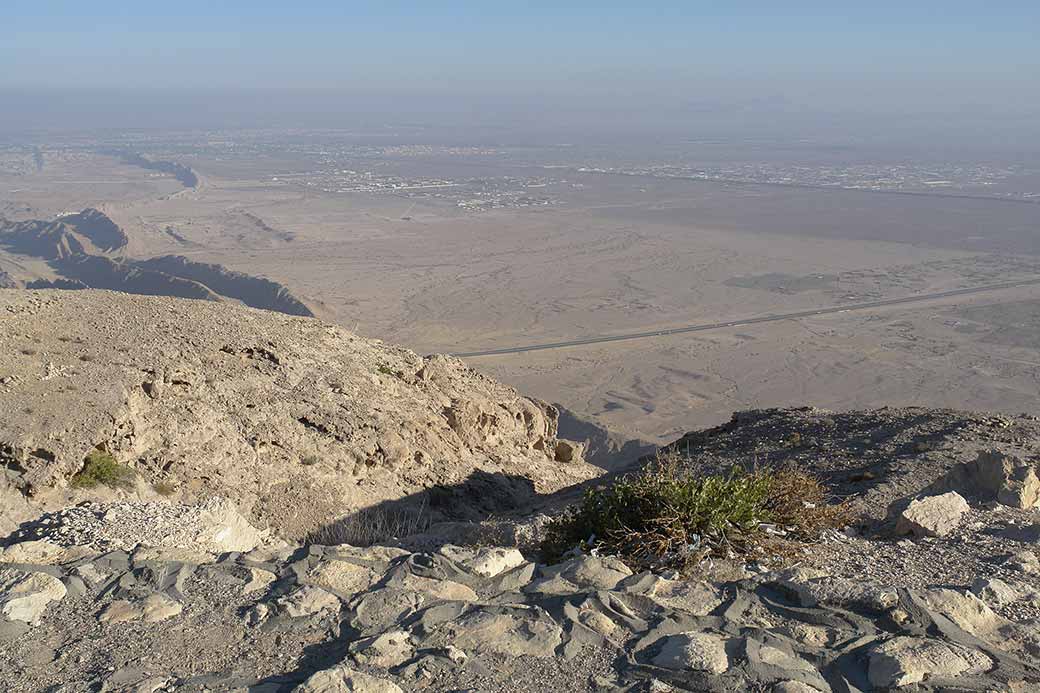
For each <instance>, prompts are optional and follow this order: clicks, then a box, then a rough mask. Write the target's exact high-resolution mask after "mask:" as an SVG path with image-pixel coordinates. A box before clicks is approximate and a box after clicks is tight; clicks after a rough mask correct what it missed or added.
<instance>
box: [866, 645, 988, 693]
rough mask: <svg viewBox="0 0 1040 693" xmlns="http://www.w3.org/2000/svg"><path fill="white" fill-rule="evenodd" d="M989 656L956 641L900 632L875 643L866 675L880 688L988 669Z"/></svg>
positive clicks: (872, 683)
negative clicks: (905, 634)
mask: <svg viewBox="0 0 1040 693" xmlns="http://www.w3.org/2000/svg"><path fill="white" fill-rule="evenodd" d="M991 665H992V661H991V660H990V658H989V657H987V656H986V655H984V654H982V653H981V652H979V651H977V650H971V649H968V648H966V647H962V646H960V645H957V644H954V643H946V642H942V641H940V640H933V639H930V638H914V637H909V636H898V637H895V638H892V639H891V640H886V641H885V642H883V643H880V644H879V645H877V646H875V647H874V648H873V650H872V651H871V653H870V655H869V661H868V665H867V678H868V679H869V681H870V683H871V685H873V686H876V687H878V688H881V689H889V688H896V687H899V686H909V685H911V684H914V683H920V682H922V681H924V680H925V679H926V678H928V677H931V676H938V677H943V678H953V677H956V676H960V675H963V674H977V673H981V672H984V671H987V670H988V669H989V668H990V666H991Z"/></svg>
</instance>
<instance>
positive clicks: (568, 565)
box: [544, 556, 632, 590]
mask: <svg viewBox="0 0 1040 693" xmlns="http://www.w3.org/2000/svg"><path fill="white" fill-rule="evenodd" d="M544 573H545V575H546V577H549V578H552V577H560V578H563V579H564V580H567V581H568V582H570V583H572V584H574V585H578V586H579V587H591V588H594V589H600V590H611V589H614V588H615V587H617V586H618V583H620V582H621V581H622V580H624V579H625V578H627V577H629V576H630V575H632V571H631V569H629V568H628V566H626V565H625V564H624V563H622V562H621V560H620V559H617V558H613V557H606V558H600V557H597V556H579V557H577V558H572V559H570V560H568V561H564V562H563V563H560V564H558V565H553V566H549V567H547V568H545V569H544Z"/></svg>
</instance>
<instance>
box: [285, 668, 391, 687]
mask: <svg viewBox="0 0 1040 693" xmlns="http://www.w3.org/2000/svg"><path fill="white" fill-rule="evenodd" d="M295 691H296V693H403V691H401V688H400V687H399V686H398V685H397V684H396V683H394V682H393V681H388V680H386V679H381V678H377V677H375V676H370V675H368V674H365V673H363V672H360V671H358V670H357V669H353V668H352V667H349V666H347V665H346V664H340V665H339V666H335V667H332V668H331V669H325V670H324V671H319V672H317V673H316V674H313V675H312V676H311V677H310V678H308V679H307V680H306V681H304V682H303V683H301V684H300V685H299V686H297V687H296V689H295Z"/></svg>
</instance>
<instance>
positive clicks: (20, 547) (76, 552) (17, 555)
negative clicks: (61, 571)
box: [0, 539, 93, 565]
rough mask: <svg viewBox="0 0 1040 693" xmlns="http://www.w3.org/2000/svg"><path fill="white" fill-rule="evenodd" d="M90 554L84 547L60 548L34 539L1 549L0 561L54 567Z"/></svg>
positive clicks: (51, 543) (45, 541)
mask: <svg viewBox="0 0 1040 693" xmlns="http://www.w3.org/2000/svg"><path fill="white" fill-rule="evenodd" d="M92 554H93V552H92V551H91V550H90V549H88V548H86V547H82V546H61V545H59V544H55V543H53V542H50V541H47V540H46V539H34V540H29V541H22V542H19V543H17V544H12V545H10V546H8V547H7V548H6V549H3V551H2V553H0V560H2V561H3V562H4V563H27V564H40V565H55V564H59V563H69V562H71V561H76V560H79V559H81V558H85V557H87V556H90V555H92Z"/></svg>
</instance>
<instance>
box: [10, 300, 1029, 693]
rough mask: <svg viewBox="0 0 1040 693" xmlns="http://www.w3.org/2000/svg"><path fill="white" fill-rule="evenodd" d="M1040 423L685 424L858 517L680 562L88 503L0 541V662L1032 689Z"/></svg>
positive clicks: (412, 685)
mask: <svg viewBox="0 0 1040 693" xmlns="http://www.w3.org/2000/svg"><path fill="white" fill-rule="evenodd" d="M167 305H170V306H174V305H178V304H177V303H176V302H169V303H168V304H167ZM369 348H373V349H375V348H376V347H375V346H374V345H370V347H369ZM271 353H276V351H275V349H271ZM283 353H284V352H283ZM284 356H285V357H286V358H288V354H287V353H285V354H284ZM282 358H283V357H281V356H280V357H279V361H281V360H282ZM395 377H396V376H395ZM471 377H472V376H471ZM170 384H171V385H172V384H173V383H170ZM795 433H800V434H801V437H799V436H796V435H794V434H795ZM1036 434H1037V423H1036V421H1035V420H1033V418H1032V417H1018V418H1011V417H997V416H988V415H979V414H968V413H963V412H952V411H937V410H927V409H909V410H907V409H904V410H881V411H875V412H845V413H832V412H825V411H820V410H810V409H805V410H786V411H779V410H770V411H756V412H746V413H742V414H739V415H736V416H735V417H734V420H733V421H732V422H731V423H730V424H727V425H726V426H722V427H719V428H716V429H712V430H708V431H700V432H694V433H692V434H690V435H688V436H686V438H684V440H683V441H681V442H680V443H679V446H681V448H682V449H683V450H684V451H688V452H689V453H690V457H689V458H688V460H689V462H690V463H691V464H694V465H696V464H703V469H704V471H708V470H709V468H713V467H714V468H719V469H724V468H726V467H728V466H732V465H733V464H737V465H741V466H748V465H751V464H756V463H757V464H762V465H773V464H776V465H790V464H793V465H799V466H811V465H812V464H813V463H814V462H815V463H818V464H819V467H820V469H821V470H822V472H823V476H824V478H831V479H837V478H843V479H844V481H843V483H844V484H847V486H846V487H845V492H844V495H845V496H846V499H847V500H848V501H850V502H853V503H855V504H856V507H857V508H859V509H861V510H863V511H866V512H863V513H862V514H861V515H860V517H859V519H858V521H856V522H854V523H853V524H851V525H850V526H849V527H848V528H846V529H845V530H844V531H840V532H831V533H829V534H827V535H825V536H823V537H822V538H821V540H820V541H819V542H817V543H815V544H797V543H795V544H791V545H790V546H788V548H787V550H786V551H783V552H781V553H780V554H779V555H776V556H774V557H772V558H771V559H768V560H761V559H751V558H750V557H748V556H743V557H741V556H739V555H738V556H732V557H730V558H719V557H715V558H712V559H710V560H707V561H705V563H703V564H702V565H700V566H698V567H697V569H696V570H695V571H694V572H693V573H691V574H690V575H687V576H680V575H678V574H676V573H674V572H668V571H663V572H649V571H648V572H642V573H633V571H632V570H631V569H630V568H629V567H628V566H626V565H625V564H624V563H623V562H622V561H620V560H618V559H617V558H615V557H611V556H605V555H587V554H583V553H581V552H574V553H573V554H572V555H571V556H568V557H565V559H564V560H563V561H562V562H560V563H557V564H555V565H545V564H544V563H542V562H541V561H540V555H539V552H538V550H537V540H538V538H539V534H540V532H541V529H540V528H541V527H542V526H543V524H544V522H543V520H541V519H539V518H531V519H527V520H522V519H517V520H514V521H512V522H505V523H499V525H496V526H492V525H491V524H489V523H471V524H469V525H466V524H462V523H445V524H440V525H436V526H434V527H431V528H429V530H428V531H426V532H425V533H423V534H421V535H417V536H412V537H404V538H400V539H399V540H396V541H394V542H392V543H388V544H385V545H381V546H371V547H359V546H352V545H349V544H337V545H319V544H314V543H311V544H296V543H286V542H284V541H280V540H279V539H277V538H276V537H274V536H272V533H271V532H270V531H265V530H262V529H257V528H254V527H253V526H251V524H250V523H249V522H248V521H247V520H246V518H244V517H242V515H241V514H239V513H238V512H237V510H236V508H235V506H234V504H232V503H229V502H227V501H226V500H221V499H217V498H209V499H208V500H206V501H204V502H203V503H202V504H201V505H197V504H188V505H185V504H181V503H176V502H169V501H168V500H161V499H159V500H153V501H144V500H121V501H114V502H90V503H86V504H82V505H79V506H76V507H69V508H64V509H61V510H58V511H55V512H52V513H46V514H44V515H42V516H40V517H37V518H35V519H34V520H32V521H30V522H26V523H24V524H23V525H22V526H21V528H20V529H19V530H18V531H16V532H14V533H13V534H11V535H10V536H9V537H8V538H7V539H6V540H4V541H3V542H2V543H3V544H5V548H4V551H3V553H2V554H0V615H2V616H0V644H2V646H0V670H2V671H3V672H4V684H5V686H6V690H10V691H16V692H19V693H21V692H29V691H33V692H35V691H62V692H69V693H71V692H73V691H77V692H78V691H98V690H101V691H128V692H129V691H133V692H147V693H156V692H160V691H162V692H173V691H184V692H188V691H228V692H230V691H243V690H250V691H285V692H289V691H297V692H299V693H332V692H339V691H364V692H369V693H398V692H400V691H481V692H488V693H490V692H501V693H506V692H510V693H512V692H516V691H520V692H523V693H535V692H538V691H545V690H557V691H589V692H592V691H596V692H600V693H602V692H607V691H616V692H619V693H620V692H622V691H625V692H634V691H660V692H666V691H691V692H704V691H706V692H711V693H723V692H729V691H758V692H769V693H831V692H841V693H846V692H852V693H855V692H865V691H891V690H900V691H904V690H905V691H929V692H934V693H938V692H940V691H944V692H951V691H1004V692H1007V693H1026V692H1027V691H1034V690H1037V689H1038V687H1040V584H1038V582H1037V580H1038V576H1040V562H1038V560H1037V556H1036V551H1035V549H1036V544H1037V542H1038V541H1040V507H1038V503H1040V501H1038V499H1040V481H1038V480H1037V477H1036V459H1035V457H1034V456H1030V455H1029V453H1028V450H1031V449H1033V446H1035V445H1036V443H1037V438H1036ZM843 441H845V443H844V444H843ZM1015 450H1018V451H1019V452H1020V453H1021V455H1022V456H1018V455H1015V454H1012V453H1013V451H1015ZM536 458H537V456H536ZM545 464H546V462H545V461H539V462H538V463H537V464H535V465H534V466H535V467H537V468H544V465H545ZM319 471H320V470H319ZM200 473H204V472H202V471H201V470H200ZM842 475H846V476H842ZM853 477H855V478H853ZM199 478H201V477H199ZM836 490H838V489H836ZM503 524H504V525H507V527H503V526H502V525H503ZM467 527H468V528H469V531H463V530H465V529H466V528H467ZM507 528H508V529H510V530H511V531H504V530H505V529H507ZM482 530H488V531H482ZM490 530H495V531H494V532H491V531H490ZM770 531H771V532H773V533H779V534H782V532H783V528H782V527H772V528H770ZM492 537H493V539H492ZM489 541H495V542H498V543H499V544H500V545H499V546H491V545H489Z"/></svg>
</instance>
